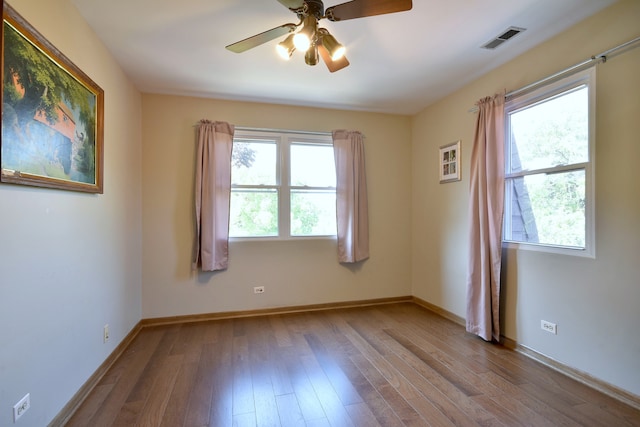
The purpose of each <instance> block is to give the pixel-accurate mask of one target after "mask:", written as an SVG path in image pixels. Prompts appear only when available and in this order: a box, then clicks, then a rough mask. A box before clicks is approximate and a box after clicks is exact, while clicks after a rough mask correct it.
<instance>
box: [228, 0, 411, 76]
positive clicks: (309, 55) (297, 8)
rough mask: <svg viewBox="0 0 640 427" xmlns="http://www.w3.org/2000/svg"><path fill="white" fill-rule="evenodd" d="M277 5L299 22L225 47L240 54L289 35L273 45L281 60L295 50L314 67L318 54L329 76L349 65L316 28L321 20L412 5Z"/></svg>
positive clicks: (395, 0) (299, 1) (371, 1)
mask: <svg viewBox="0 0 640 427" xmlns="http://www.w3.org/2000/svg"><path fill="white" fill-rule="evenodd" d="M278 2H280V3H281V4H282V5H283V6H285V7H286V8H288V9H289V10H290V11H292V12H293V13H295V14H296V15H297V17H298V19H299V20H300V22H298V23H297V24H291V23H289V24H284V25H280V26H279V27H275V28H272V29H270V30H267V31H265V32H262V33H260V34H256V35H255V36H251V37H248V38H246V39H244V40H240V41H239V42H236V43H232V44H230V45H228V46H227V47H226V48H227V49H228V50H230V51H232V52H236V53H241V52H244V51H247V50H249V49H252V48H254V47H256V46H259V45H261V44H264V43H266V42H268V41H271V40H273V39H275V38H277V37H280V36H284V35H285V34H289V35H288V36H287V38H285V39H284V40H283V41H282V42H280V43H279V44H278V46H277V51H278V53H279V54H280V56H281V57H282V58H284V59H289V58H290V57H291V55H292V54H293V52H294V51H295V50H296V49H297V50H300V51H304V52H305V55H304V59H305V62H306V63H307V64H308V65H316V64H317V63H318V60H319V59H318V55H319V56H320V57H322V60H323V61H324V63H325V64H326V65H327V68H328V69H329V71H330V72H332V73H333V72H335V71H338V70H341V69H343V68H344V67H346V66H347V65H349V61H348V60H347V58H346V57H345V56H344V52H345V48H344V46H343V45H341V44H340V43H338V41H337V40H336V39H335V37H333V36H332V35H331V34H329V31H328V30H327V29H326V28H321V27H319V26H318V22H319V21H320V20H321V19H324V18H327V19H328V20H329V21H346V20H348V19H355V18H363V17H366V16H374V15H384V14H387V13H395V12H403V11H405V10H410V9H411V8H412V6H413V5H412V0H352V1H349V2H346V3H342V4H338V5H336V6H331V7H329V8H327V9H326V10H325V8H324V4H323V3H322V0H278ZM300 26H302V28H301V29H300V31H298V32H297V33H296V32H295V31H296V30H297V29H298V27H300Z"/></svg>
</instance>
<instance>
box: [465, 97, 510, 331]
mask: <svg viewBox="0 0 640 427" xmlns="http://www.w3.org/2000/svg"><path fill="white" fill-rule="evenodd" d="M477 106H478V108H479V110H478V119H477V123H476V133H475V138H474V143H473V151H472V153H471V172H470V177H471V183H470V197H469V198H470V200H469V220H470V254H469V274H468V278H467V316H466V317H467V331H468V332H471V333H473V334H476V335H478V336H480V337H481V338H483V339H484V340H486V341H491V340H492V339H493V340H495V341H499V340H500V265H501V257H502V214H503V209H504V120H505V119H504V95H495V96H494V97H488V98H484V99H481V100H480V101H478V102H477Z"/></svg>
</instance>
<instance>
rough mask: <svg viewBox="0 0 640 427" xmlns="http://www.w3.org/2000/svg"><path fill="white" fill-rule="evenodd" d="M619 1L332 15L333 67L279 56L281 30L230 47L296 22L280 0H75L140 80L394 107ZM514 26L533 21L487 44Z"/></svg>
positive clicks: (436, 6) (502, 1)
mask: <svg viewBox="0 0 640 427" xmlns="http://www.w3.org/2000/svg"><path fill="white" fill-rule="evenodd" d="M615 1H616V0H414V2H413V3H414V4H413V9H412V10H410V11H407V12H399V13H394V14H389V15H379V16H373V17H367V18H360V19H354V20H348V21H342V22H330V21H328V20H327V19H324V20H323V21H322V24H323V26H324V27H326V28H327V29H328V30H329V31H330V32H331V33H332V34H333V35H334V36H335V37H336V38H337V39H338V40H339V41H340V42H341V43H342V44H344V45H345V46H346V48H347V55H346V56H347V58H348V59H349V61H350V63H351V65H350V66H349V67H347V68H345V69H343V70H340V71H338V72H336V73H333V74H332V73H330V72H329V71H328V70H327V68H326V67H325V65H324V64H323V63H319V64H318V65H316V66H314V67H311V66H308V65H306V64H305V63H304V57H303V54H301V53H298V52H295V53H294V54H293V57H292V58H291V60H290V61H288V62H287V61H283V60H282V59H280V58H279V57H278V56H277V54H276V52H275V46H276V45H277V43H278V42H279V41H280V38H278V39H275V40H273V41H271V42H268V43H266V44H263V45H261V46H258V47H256V48H254V49H251V50H248V51H246V52H244V53H241V54H237V53H232V52H230V51H228V50H226V49H225V46H226V45H228V44H231V43H234V42H236V41H238V40H241V39H244V38H246V37H249V36H252V35H254V34H257V33H260V32H262V31H265V30H268V29H270V28H273V27H276V26H279V25H282V24H285V23H289V22H291V23H297V22H298V20H297V18H296V16H295V15H294V14H293V13H292V12H290V11H289V10H288V9H287V8H285V7H284V6H282V5H281V4H280V3H278V1H277V0H243V1H237V0H236V1H234V0H180V1H175V0H108V1H104V0H103V1H99V0H72V2H73V3H74V4H75V5H76V6H77V8H78V10H79V11H80V13H81V14H82V16H84V18H85V19H86V20H87V22H88V23H89V25H90V26H91V27H92V28H93V30H94V31H95V32H96V33H97V34H98V36H99V37H100V38H101V39H102V41H103V42H104V43H105V45H106V46H107V48H108V49H109V50H110V51H111V52H112V54H113V55H114V56H115V58H116V60H117V61H118V62H119V63H120V65H121V66H122V68H123V69H124V70H125V72H126V73H127V75H128V76H129V77H130V78H131V79H132V80H133V82H134V84H135V85H136V86H137V87H138V89H139V90H140V91H142V92H145V93H162V94H177V95H187V96H198V97H210V98H219V99H231V100H246V101H258V102H269V103H280V104H293V105H304V106H318V107H327V108H338V109H349V110H363V111H376V112H386V113H396V114H414V113H417V112H419V111H420V110H422V109H423V108H425V107H426V106H428V105H429V104H431V103H433V102H434V101H436V100H438V99H439V98H442V97H443V96H445V95H447V94H449V93H451V92H453V91H455V90H456V89H458V88H460V87H461V86H463V85H464V84H466V83H468V82H470V81H472V80H474V79H475V78H477V77H479V76H481V75H482V74H484V73H486V72H488V71H489V70H491V69H493V68H495V67H497V66H498V65H500V64H503V63H505V62H506V61H508V60H510V59H512V58H514V57H516V56H517V55H519V54H521V53H522V52H524V51H526V50H528V49H530V48H532V47H534V46H535V45H537V44H539V43H541V42H543V41H544V40H546V39H548V38H550V37H552V36H554V35H555V34H557V33H559V32H561V31H562V30H564V29H566V28H568V27H570V26H572V25H573V24H575V23H577V22H579V21H581V20H582V19H584V18H586V17H588V16H590V15H592V14H594V13H596V12H598V11H599V10H601V9H603V8H604V7H606V6H608V5H610V4H612V3H614V2H615ZM338 3H340V0H338V1H335V2H330V1H327V2H326V3H325V8H326V7H329V6H333V5H335V4H338ZM510 26H516V27H524V28H526V29H527V30H526V31H525V32H523V33H521V34H519V35H517V36H516V37H514V38H513V39H511V40H510V41H509V42H507V43H505V44H503V45H502V46H500V47H498V48H497V49H496V50H493V51H490V50H486V49H481V48H480V46H482V45H483V44H485V43H486V42H488V41H490V40H491V39H493V38H494V37H496V36H497V35H499V34H501V33H502V32H504V30H506V29H507V28H508V27H510ZM282 38H284V37H282Z"/></svg>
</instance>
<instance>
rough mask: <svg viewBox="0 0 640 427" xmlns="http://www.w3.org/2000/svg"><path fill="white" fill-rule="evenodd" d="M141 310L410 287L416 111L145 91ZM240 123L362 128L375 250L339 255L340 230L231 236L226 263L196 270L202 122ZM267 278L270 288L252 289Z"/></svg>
mask: <svg viewBox="0 0 640 427" xmlns="http://www.w3.org/2000/svg"><path fill="white" fill-rule="evenodd" d="M142 104H143V109H142V110H143V126H142V128H143V156H142V158H143V230H144V232H143V247H144V251H143V252H144V257H143V298H142V307H143V309H142V313H143V317H144V318H153V317H165V316H174V315H186V314H197V313H212V312H225V311H234V310H253V309H259V308H267V307H283V306H284V307H287V306H294V305H308V304H320V303H328V302H335V301H353V300H365V299H374V298H385V297H395V296H405V295H409V294H410V292H411V276H410V274H411V256H410V250H411V243H410V242H411V234H410V226H411V224H410V218H411V211H410V209H409V206H410V203H411V200H410V199H411V175H410V171H409V167H408V165H409V164H410V143H411V137H410V128H411V126H410V118H409V117H407V116H394V115H384V114H372V113H358V112H347V111H336V110H322V109H313V108H301V107H291V106H276V105H267V104H253V103H243V102H229V101H216V100H208V99H201V98H185V97H176V96H163V95H147V94H145V95H143V103H142ZM202 118H207V119H211V120H224V121H228V122H230V123H233V124H235V125H237V126H250V127H258V128H275V129H294V130H313V131H330V130H332V129H350V130H360V131H362V132H363V133H364V134H365V136H366V139H365V157H366V166H367V181H368V187H369V209H370V211H369V214H370V217H369V222H370V240H371V247H370V252H371V258H370V259H369V260H367V261H364V262H363V263H361V265H358V266H356V267H345V266H342V265H340V264H338V262H337V253H336V243H335V240H326V239H325V240H322V239H321V240H302V241H261V242H247V241H245V242H232V243H231V245H230V255H229V256H230V261H229V269H228V270H226V271H224V272H219V273H202V272H199V273H194V272H192V271H191V269H190V260H191V250H192V244H193V236H194V232H193V229H194V210H193V188H194V184H193V180H194V165H195V143H196V139H195V128H194V125H195V124H196V122H197V121H198V120H200V119H202ZM257 285H264V286H265V287H266V292H265V293H264V294H261V295H255V294H254V293H253V287H254V286H257Z"/></svg>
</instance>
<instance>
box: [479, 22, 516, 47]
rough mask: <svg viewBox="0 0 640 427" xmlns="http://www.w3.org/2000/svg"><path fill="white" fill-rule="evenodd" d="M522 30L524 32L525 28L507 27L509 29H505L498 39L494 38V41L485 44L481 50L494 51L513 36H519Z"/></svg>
mask: <svg viewBox="0 0 640 427" xmlns="http://www.w3.org/2000/svg"><path fill="white" fill-rule="evenodd" d="M524 30H526V28H520V27H509V28H507V30H506V31H504V32H503V33H502V34H500V35H499V36H498V37H496V38H495V39H493V40H491V41H490V42H488V43H485V44H484V45H482V48H483V49H495V48H497V47H498V46H500V45H501V44H502V43H504V42H506V41H507V40H509V39H511V38H512V37H513V36H515V35H517V34H520V33H521V32H523V31H524Z"/></svg>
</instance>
